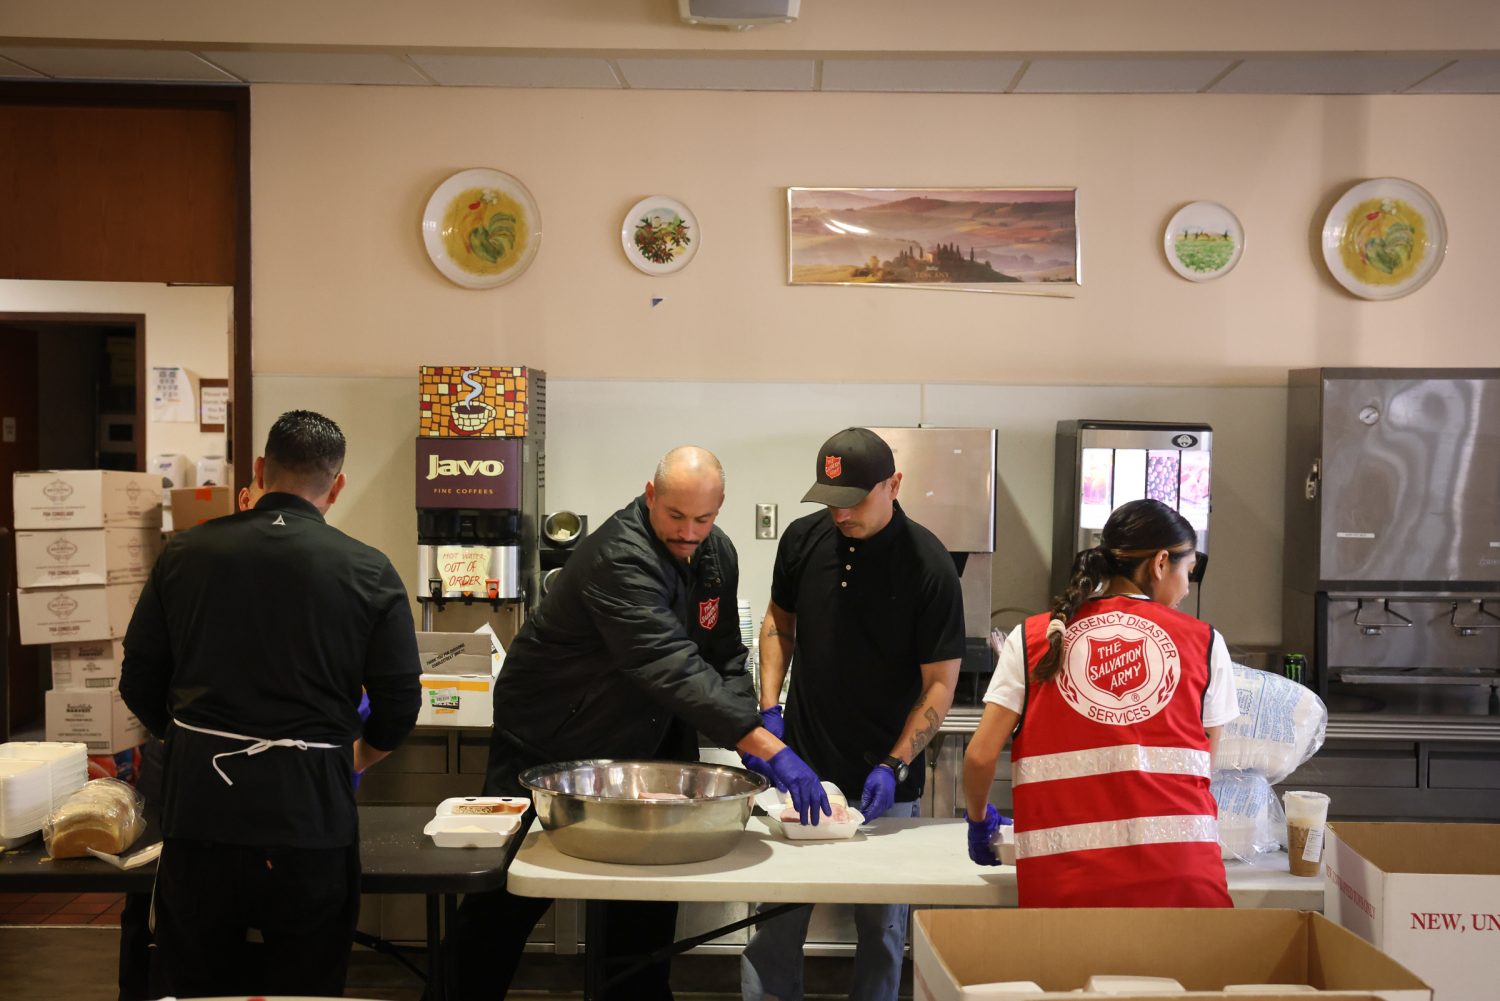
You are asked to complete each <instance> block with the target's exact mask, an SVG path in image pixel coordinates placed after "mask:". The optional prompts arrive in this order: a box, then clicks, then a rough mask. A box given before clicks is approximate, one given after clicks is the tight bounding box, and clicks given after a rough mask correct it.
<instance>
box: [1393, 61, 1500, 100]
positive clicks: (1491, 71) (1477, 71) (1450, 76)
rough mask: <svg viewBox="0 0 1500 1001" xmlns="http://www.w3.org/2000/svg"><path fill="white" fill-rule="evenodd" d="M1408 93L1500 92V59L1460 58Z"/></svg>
mask: <svg viewBox="0 0 1500 1001" xmlns="http://www.w3.org/2000/svg"><path fill="white" fill-rule="evenodd" d="M1407 93H1408V94H1500V59H1460V60H1459V61H1458V62H1456V63H1454V64H1453V65H1452V66H1449V67H1448V68H1447V69H1444V70H1442V71H1440V72H1438V73H1436V74H1434V75H1433V76H1430V77H1428V78H1427V79H1426V80H1423V81H1422V82H1421V83H1419V84H1417V85H1416V86H1414V87H1412V88H1411V89H1410V90H1408V91H1407Z"/></svg>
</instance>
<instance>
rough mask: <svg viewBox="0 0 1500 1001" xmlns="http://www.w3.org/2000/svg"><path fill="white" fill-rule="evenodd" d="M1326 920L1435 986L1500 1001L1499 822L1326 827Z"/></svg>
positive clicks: (1441, 998) (1448, 994) (1442, 995)
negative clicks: (1346, 930) (1340, 926)
mask: <svg viewBox="0 0 1500 1001" xmlns="http://www.w3.org/2000/svg"><path fill="white" fill-rule="evenodd" d="M1327 831H1328V837H1327V841H1326V842H1325V843H1324V846H1323V913H1324V914H1326V915H1327V916H1328V918H1329V919H1330V920H1333V921H1337V922H1338V923H1339V924H1341V925H1343V926H1344V927H1345V928H1348V929H1349V930H1350V931H1353V932H1355V933H1356V934H1358V935H1360V936H1361V937H1363V938H1365V939H1367V940H1369V941H1370V942H1371V943H1373V944H1374V945H1375V947H1376V948H1378V949H1379V950H1380V951H1381V952H1384V953H1385V954H1387V955H1388V956H1391V957H1392V958H1394V959H1395V960H1396V961H1398V962H1400V963H1402V964H1404V965H1405V966H1408V967H1410V968H1411V970H1412V972H1413V973H1415V974H1417V975H1418V976H1420V977H1422V978H1423V979H1424V980H1426V981H1427V982H1428V983H1430V984H1432V987H1433V991H1434V996H1435V997H1436V998H1437V1001H1481V999H1483V1001H1494V999H1495V998H1496V997H1500V824H1349V823H1334V824H1329V825H1328V828H1327Z"/></svg>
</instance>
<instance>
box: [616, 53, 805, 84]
mask: <svg viewBox="0 0 1500 1001" xmlns="http://www.w3.org/2000/svg"><path fill="white" fill-rule="evenodd" d="M616 65H618V66H619V67H620V72H621V73H622V74H623V75H624V77H625V82H626V83H627V84H629V85H630V86H631V87H634V88H636V89H638V90H812V87H813V74H814V69H815V64H814V63H813V61H812V60H811V59H621V60H618V61H617V64H616Z"/></svg>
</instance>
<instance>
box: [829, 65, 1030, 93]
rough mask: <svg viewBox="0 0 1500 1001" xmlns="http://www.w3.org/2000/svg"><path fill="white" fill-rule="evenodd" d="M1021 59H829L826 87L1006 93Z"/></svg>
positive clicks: (865, 89) (833, 88)
mask: <svg viewBox="0 0 1500 1001" xmlns="http://www.w3.org/2000/svg"><path fill="white" fill-rule="evenodd" d="M1020 68H1021V60H1019V59H826V60H824V62H823V89H824V90H861V91H910V92H933V93H945V94H998V93H1003V92H1004V91H1005V89H1006V88H1007V87H1009V86H1010V82H1011V80H1013V79H1015V76H1016V71H1017V70H1019V69H1020Z"/></svg>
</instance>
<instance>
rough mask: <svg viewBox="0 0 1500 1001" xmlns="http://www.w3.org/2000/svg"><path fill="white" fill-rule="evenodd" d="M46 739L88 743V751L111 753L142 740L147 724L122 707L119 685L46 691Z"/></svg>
mask: <svg viewBox="0 0 1500 1001" xmlns="http://www.w3.org/2000/svg"><path fill="white" fill-rule="evenodd" d="M46 710H47V739H48V740H72V741H77V742H78V743H80V744H87V745H88V748H89V753H90V754H114V753H115V752H117V751H126V750H129V749H130V748H132V747H136V746H137V745H139V744H142V743H144V742H145V740H146V728H145V727H144V726H143V725H142V724H141V721H140V720H138V719H136V718H135V713H133V712H131V711H130V710H129V709H127V708H126V707H125V701H124V700H123V699H122V698H120V692H119V690H118V689H113V688H109V689H101V690H98V691H92V692H77V691H69V690H65V689H57V688H54V689H52V690H51V691H49V692H48V693H47V697H46Z"/></svg>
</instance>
